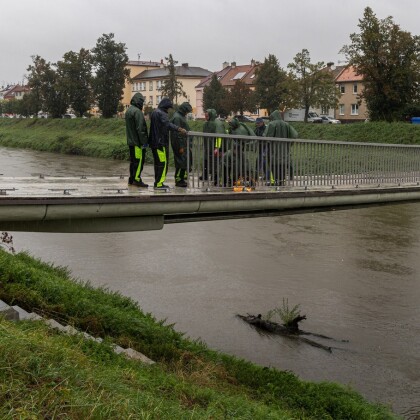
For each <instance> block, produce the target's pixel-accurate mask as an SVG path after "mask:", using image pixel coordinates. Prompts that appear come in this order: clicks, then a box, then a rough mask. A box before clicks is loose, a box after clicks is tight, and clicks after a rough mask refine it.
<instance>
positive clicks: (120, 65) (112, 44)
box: [92, 33, 130, 118]
mask: <svg viewBox="0 0 420 420" xmlns="http://www.w3.org/2000/svg"><path fill="white" fill-rule="evenodd" d="M126 49H127V48H126V46H125V44H123V43H117V42H116V41H115V40H114V34H112V33H110V34H103V35H102V37H100V38H99V39H98V40H97V42H96V46H95V47H94V48H93V49H92V55H93V68H94V71H95V78H94V80H93V86H94V93H95V97H96V101H97V104H98V107H99V109H100V111H101V113H102V116H103V117H104V118H112V117H113V116H114V115H115V114H116V113H117V111H118V104H119V102H120V100H121V98H122V96H123V89H124V86H125V82H126V80H129V77H130V71H129V69H128V68H126V65H127V63H128V56H127V54H126V52H125V51H126Z"/></svg>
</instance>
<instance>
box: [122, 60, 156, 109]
mask: <svg viewBox="0 0 420 420" xmlns="http://www.w3.org/2000/svg"><path fill="white" fill-rule="evenodd" d="M160 65H161V63H160V62H157V61H129V62H128V63H127V66H126V68H128V69H129V70H130V80H129V81H127V82H126V83H125V86H124V91H123V98H122V100H121V102H122V104H123V105H124V109H127V108H128V107H129V106H130V101H131V98H132V97H133V95H134V93H135V92H133V84H132V81H131V79H132V78H133V77H135V76H137V75H138V74H139V73H141V72H143V71H145V70H150V69H156V68H160Z"/></svg>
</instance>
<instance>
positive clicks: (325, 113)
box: [321, 106, 330, 115]
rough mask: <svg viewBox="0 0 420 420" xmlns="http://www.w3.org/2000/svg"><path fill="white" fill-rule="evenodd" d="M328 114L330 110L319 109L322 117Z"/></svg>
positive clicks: (325, 108)
mask: <svg viewBox="0 0 420 420" xmlns="http://www.w3.org/2000/svg"><path fill="white" fill-rule="evenodd" d="M329 113H330V108H327V107H326V106H322V107H321V114H322V115H328V114H329Z"/></svg>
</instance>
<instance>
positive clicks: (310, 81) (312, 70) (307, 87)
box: [287, 49, 340, 122]
mask: <svg viewBox="0 0 420 420" xmlns="http://www.w3.org/2000/svg"><path fill="white" fill-rule="evenodd" d="M293 60H294V61H293V63H290V64H288V66H287V67H288V68H289V69H290V73H289V82H288V83H289V89H290V95H291V98H292V101H293V102H294V103H295V104H296V105H295V106H298V107H302V108H303V109H304V110H305V122H307V121H308V112H309V108H310V107H311V106H312V107H325V108H336V107H337V104H338V98H339V97H340V92H339V90H338V88H337V86H336V85H335V81H334V77H333V75H332V73H331V72H329V71H327V69H326V67H325V64H324V63H323V62H322V61H320V62H318V63H315V64H312V63H311V57H310V54H309V51H308V50H306V49H303V50H302V51H301V52H300V53H298V54H296V56H295V57H294V59H293Z"/></svg>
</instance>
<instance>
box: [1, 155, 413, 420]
mask: <svg viewBox="0 0 420 420" xmlns="http://www.w3.org/2000/svg"><path fill="white" fill-rule="evenodd" d="M0 167H1V171H0V172H1V173H4V174H5V175H6V176H23V175H28V174H29V173H31V172H41V171H43V170H44V168H47V170H48V172H50V173H51V174H53V175H54V174H62V175H66V174H67V173H66V171H70V172H71V173H81V172H85V173H95V174H101V175H105V174H115V173H121V172H124V173H125V172H126V170H127V165H126V163H121V162H111V163H109V162H107V164H106V165H104V163H103V162H102V161H99V160H96V159H86V158H81V157H71V158H69V157H67V156H57V155H50V154H42V153H35V152H30V151H18V150H11V149H4V150H3V149H1V155H0ZM47 170H46V171H47ZM147 170H148V171H149V173H151V168H148V169H147ZM419 214H420V204H417V203H410V204H400V205H393V206H381V207H370V208H362V209H355V210H344V211H336V212H325V213H313V214H297V215H288V216H279V217H274V218H259V219H244V220H232V221H220V222H200V223H185V224H176V225H175V224H174V225H166V226H165V227H164V229H163V231H159V232H131V233H113V234H36V233H13V235H14V239H15V246H16V248H18V249H28V250H29V251H30V252H31V253H32V254H33V255H35V256H38V257H41V258H42V259H45V260H48V261H52V262H54V263H55V264H58V265H66V266H69V267H70V268H71V270H72V271H73V273H74V275H75V276H76V277H80V278H82V279H84V280H90V281H91V282H92V283H93V284H94V285H98V286H99V285H104V286H107V287H109V288H110V289H113V290H119V291H121V293H123V294H125V295H128V296H131V297H132V298H133V299H135V300H137V301H138V302H139V303H140V305H141V306H142V308H143V309H144V310H145V311H147V312H152V313H153V314H154V315H155V316H156V317H157V318H160V319H162V318H166V319H167V320H168V322H170V323H176V328H177V329H178V330H180V331H185V332H186V333H187V335H189V336H190V337H193V338H198V337H201V338H202V339H203V340H204V341H205V342H207V343H208V345H209V346H210V347H212V348H216V349H220V350H221V351H224V352H227V353H231V354H235V355H237V356H239V357H243V358H246V359H248V360H252V361H254V362H256V363H259V364H261V365H264V366H275V367H277V368H279V369H285V370H292V371H293V372H295V373H296V374H298V375H299V376H300V377H302V378H304V379H307V380H314V381H323V380H329V381H335V382H339V383H342V384H344V385H350V386H352V387H354V388H356V389H357V390H358V391H359V392H361V393H362V394H363V395H364V396H365V397H366V398H368V399H370V400H371V401H379V402H382V403H384V404H389V405H391V406H392V407H393V409H394V410H395V411H396V412H397V413H400V414H404V416H405V417H406V418H412V419H414V418H415V416H416V415H417V416H418V415H420V407H419V395H420V369H419V366H420V355H419V353H418V349H419V348H420V326H419V319H420V305H419V302H420V281H419V278H420V277H419V271H420V259H419V255H420V243H419V234H420V216H419ZM283 298H287V299H288V300H289V304H290V305H292V306H293V305H295V304H300V307H301V310H302V313H305V314H306V315H307V317H308V319H307V320H306V321H304V322H303V323H302V328H303V329H304V330H306V331H311V332H313V333H317V334H323V335H326V336H330V337H334V338H336V339H337V340H348V342H339V343H334V349H333V352H332V353H327V352H325V351H323V350H321V349H317V348H314V347H311V346H309V345H308V344H306V343H303V342H299V341H297V340H289V339H287V338H285V337H273V336H266V335H260V334H259V333H258V332H256V331H255V329H253V328H250V327H249V326H248V325H247V324H245V323H244V322H243V321H242V320H240V319H238V318H237V317H236V316H235V315H236V314H238V313H240V314H246V313H253V314H257V313H262V314H264V313H266V312H268V311H269V310H270V309H273V308H275V307H279V306H281V304H282V299H283Z"/></svg>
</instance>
